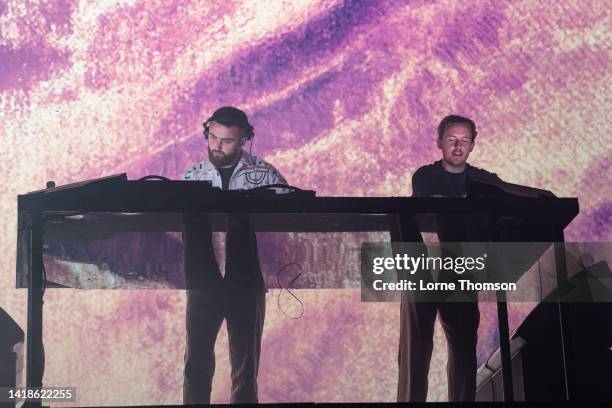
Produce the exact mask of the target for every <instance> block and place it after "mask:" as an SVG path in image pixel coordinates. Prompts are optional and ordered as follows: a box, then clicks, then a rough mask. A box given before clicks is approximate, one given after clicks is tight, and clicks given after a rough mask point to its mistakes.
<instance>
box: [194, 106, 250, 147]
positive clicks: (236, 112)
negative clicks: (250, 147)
mask: <svg viewBox="0 0 612 408" xmlns="http://www.w3.org/2000/svg"><path fill="white" fill-rule="evenodd" d="M210 122H217V123H220V124H222V125H223V126H226V127H232V126H237V127H239V128H240V129H243V130H244V131H245V137H246V138H247V139H252V138H253V137H254V136H255V133H254V129H253V126H252V125H251V124H250V123H249V119H248V118H247V115H246V113H244V112H243V111H241V110H240V109H238V108H235V107H233V106H223V107H221V108H219V109H217V110H216V111H215V112H214V113H213V114H212V116H211V117H209V118H208V119H206V122H204V123H203V126H204V136H205V137H206V138H207V139H208V125H209V123H210Z"/></svg>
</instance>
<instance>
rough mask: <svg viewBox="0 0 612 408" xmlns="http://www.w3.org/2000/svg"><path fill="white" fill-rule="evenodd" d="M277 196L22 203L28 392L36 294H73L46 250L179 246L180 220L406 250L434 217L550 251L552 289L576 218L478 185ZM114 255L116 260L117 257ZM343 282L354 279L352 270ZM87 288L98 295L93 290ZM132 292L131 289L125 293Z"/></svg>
mask: <svg viewBox="0 0 612 408" xmlns="http://www.w3.org/2000/svg"><path fill="white" fill-rule="evenodd" d="M285 187H287V186H285ZM285 187H283V186H271V187H268V188H257V189H253V190H246V191H227V190H225V191H224V190H220V189H215V188H212V187H211V186H210V183H209V182H205V181H170V180H166V179H163V178H149V179H141V180H128V179H127V177H126V175H125V174H121V175H117V176H110V177H106V178H103V179H97V180H91V181H85V182H81V183H75V184H71V185H66V186H60V187H54V186H49V188H46V189H43V190H39V191H34V192H31V193H28V194H25V195H20V196H19V197H18V217H19V220H18V221H19V222H18V224H19V231H18V245H17V274H16V282H17V283H16V284H17V287H18V288H27V289H28V318H27V356H26V364H27V376H26V385H27V386H28V387H41V386H42V380H43V378H42V377H43V376H42V371H43V365H42V364H43V363H42V361H43V343H42V328H43V294H44V290H45V289H46V288H51V287H53V286H56V287H74V286H71V285H70V283H69V282H57V281H54V282H50V281H48V280H47V277H46V269H45V262H44V261H43V255H44V256H45V259H48V258H49V257H50V255H53V254H52V252H53V250H54V248H55V250H56V254H55V256H56V257H60V255H58V254H59V252H61V250H58V249H57V245H55V246H54V243H57V242H73V243H74V244H76V245H79V244H85V243H86V242H95V241H99V240H104V239H105V238H108V237H112V236H116V235H117V234H122V233H127V234H129V233H135V232H141V233H147V232H148V233H154V234H155V233H175V234H179V236H180V233H181V231H183V228H184V226H183V217H182V215H183V214H185V213H201V214H202V213H204V214H208V216H209V218H210V224H211V228H212V230H213V231H226V230H227V228H228V225H227V219H228V215H231V214H247V215H248V218H249V221H250V224H251V226H252V228H253V229H254V230H255V232H268V233H321V234H329V233H338V232H344V233H364V232H371V233H376V232H379V233H384V234H383V235H380V234H379V235H378V236H379V237H380V236H385V237H387V239H388V238H389V237H390V240H391V241H392V242H401V241H412V240H414V239H413V237H415V233H416V234H418V233H419V232H436V229H437V226H436V223H435V219H436V217H435V216H437V215H441V214H444V215H445V216H449V215H450V216H452V215H456V216H457V217H464V219H466V220H467V223H468V226H469V225H470V222H471V221H470V220H472V219H473V220H474V222H475V223H477V224H478V228H482V225H483V222H484V225H485V227H484V228H485V229H486V231H487V234H488V235H487V238H488V239H487V240H488V241H492V242H493V241H495V242H499V241H512V242H519V241H521V242H555V244H554V254H555V260H556V262H555V265H556V273H557V279H558V280H559V282H562V281H563V280H564V279H566V278H567V275H566V274H567V272H566V270H565V258H564V257H565V253H564V251H563V247H562V246H563V244H562V243H563V241H564V237H563V230H564V228H565V227H566V226H567V225H568V224H569V223H570V222H571V221H572V219H573V218H574V217H575V216H576V215H577V214H578V200H577V199H576V198H556V197H542V198H527V197H521V196H516V195H511V194H507V193H505V192H503V191H501V190H496V189H492V188H491V186H479V185H478V184H474V185H473V186H472V189H471V190H470V196H469V198H450V197H449V198H447V197H444V198H442V197H436V198H422V197H317V196H316V194H315V193H314V192H313V191H308V190H301V189H297V188H288V187H287V188H285ZM475 225H476V224H475ZM474 228H476V226H475V227H474ZM387 233H388V234H389V235H386V234H387ZM119 252H120V251H117V256H120V255H121V254H120V253H119ZM175 266H176V265H175ZM356 269H358V266H356ZM332 272H333V271H332ZM341 273H342V272H338V273H335V274H334V273H330V274H328V275H329V276H328V277H326V278H325V279H323V280H318V281H316V280H315V281H310V282H314V283H312V284H311V285H310V286H308V285H306V286H305V287H312V288H316V287H319V288H320V287H326V288H342V287H353V288H354V287H355V286H354V285H353V284H352V283H351V282H349V283H347V279H346V277H343V276H337V275H339V274H341ZM348 273H351V274H353V276H357V279H358V276H359V271H358V270H356V271H348ZM162 275H163V274H162ZM519 275H520V271H519ZM306 278H308V277H307V276H306ZM162 280H163V279H162ZM140 281H142V280H140ZM306 281H307V282H308V279H306ZM136 282H139V281H138V280H137V281H136ZM357 282H358V281H357ZM353 283H354V282H353ZM163 284H164V285H166V286H164V287H173V288H177V289H182V288H184V286H182V285H183V284H184V282H181V281H180V279H178V280H166V281H164V282H163ZM81 287H82V286H81ZM88 287H89V288H106V287H105V286H104V285H101V284H97V283H95V282H94V284H93V286H88ZM135 287H138V286H134V285H132V286H130V288H135ZM140 287H144V288H146V287H149V286H147V285H142V286H140ZM157 287H159V286H157ZM357 287H358V286H357ZM497 300H498V307H497V310H498V320H499V335H500V352H501V360H502V372H503V390H504V399H505V400H506V401H512V398H513V396H512V392H511V390H512V375H511V371H510V370H511V366H510V347H509V330H508V314H507V308H506V297H505V293H504V292H498V293H497ZM564 307H565V306H564V304H563V303H559V304H558V312H559V317H560V320H559V324H560V333H561V338H560V341H561V343H562V347H563V348H564V349H567V350H569V348H568V344H567V343H568V341H569V338H568V337H567V336H565V335H564V333H566V332H567V330H568V325H569V322H568V321H567V316H566V315H565V314H564ZM563 363H564V368H565V375H566V385H567V388H568V389H569V388H570V387H571V364H572V362H571V356H570V355H569V353H564V362H563ZM568 375H569V377H568ZM32 402H33V403H34V404H36V403H38V401H32Z"/></svg>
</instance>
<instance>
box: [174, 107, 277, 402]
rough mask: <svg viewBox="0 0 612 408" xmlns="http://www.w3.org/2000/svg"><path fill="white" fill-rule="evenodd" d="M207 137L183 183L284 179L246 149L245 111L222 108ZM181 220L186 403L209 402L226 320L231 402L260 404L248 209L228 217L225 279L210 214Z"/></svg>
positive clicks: (244, 184) (258, 282) (255, 269)
mask: <svg viewBox="0 0 612 408" xmlns="http://www.w3.org/2000/svg"><path fill="white" fill-rule="evenodd" d="M204 136H205V137H206V140H207V142H208V159H207V160H203V161H201V162H199V163H197V164H195V165H193V166H192V167H190V168H189V169H188V170H187V171H186V172H185V173H183V176H182V179H183V180H208V181H210V182H211V183H212V186H213V187H217V188H221V189H224V190H228V189H229V190H248V189H252V188H255V187H259V186H266V185H272V184H284V185H286V184H287V182H286V181H285V179H284V178H283V177H282V176H281V175H280V173H279V172H278V171H277V170H276V169H275V168H274V167H273V166H272V165H271V164H269V163H267V162H266V161H264V160H262V159H260V158H258V157H255V156H251V155H250V154H249V153H247V152H246V151H245V150H244V149H243V147H244V145H245V143H246V141H247V140H251V139H252V138H253V137H254V131H253V126H251V124H250V123H249V121H248V118H247V115H246V114H245V113H244V112H243V111H241V110H240V109H237V108H235V107H231V106H225V107H222V108H219V109H217V110H216V111H215V112H214V113H213V114H212V116H211V117H209V118H208V119H207V120H206V122H204ZM277 191H278V190H277ZM184 224H185V231H184V235H183V239H184V243H185V278H186V284H187V289H188V291H187V345H186V350H185V371H184V383H183V402H184V403H185V404H208V403H210V395H211V390H212V379H213V375H214V370H215V354H214V347H215V341H216V338H217V334H218V332H219V329H220V328H221V323H222V322H223V319H225V320H226V321H227V331H228V337H229V349H230V350H229V351H230V363H231V367H232V395H231V403H256V402H258V399H257V373H258V368H259V356H260V351H261V337H262V332H263V324H264V317H265V292H266V288H265V283H264V280H263V276H262V274H261V267H260V265H259V258H258V254H257V240H256V237H255V232H254V231H253V228H252V227H251V225H250V222H249V219H248V214H232V215H228V226H229V227H228V232H227V236H226V245H225V247H226V257H225V258H226V262H225V275H224V276H223V275H222V274H221V272H220V269H219V266H218V264H217V261H216V259H215V255H214V250H213V240H212V232H211V227H210V223H209V219H208V216H207V215H206V214H195V213H194V214H185V215H184Z"/></svg>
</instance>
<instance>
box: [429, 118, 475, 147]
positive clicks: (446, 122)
mask: <svg viewBox="0 0 612 408" xmlns="http://www.w3.org/2000/svg"><path fill="white" fill-rule="evenodd" d="M457 123H460V124H462V125H465V126H467V127H468V128H469V129H470V132H471V133H472V142H473V141H474V139H476V135H477V134H478V132H476V124H475V123H474V121H473V120H472V119H468V118H465V117H463V116H459V115H448V116H446V117H445V118H444V119H442V120H441V121H440V124H439V125H438V139H442V136H444V131H445V130H446V129H447V128H448V127H449V126H451V125H455V124H457Z"/></svg>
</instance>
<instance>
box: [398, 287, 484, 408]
mask: <svg viewBox="0 0 612 408" xmlns="http://www.w3.org/2000/svg"><path fill="white" fill-rule="evenodd" d="M438 313H439V314H440V321H441V323H442V327H443V329H444V334H445V335H446V341H447V348H448V363H447V367H446V371H447V376H448V400H449V401H474V399H475V396H476V369H477V367H476V343H477V339H478V324H479V323H480V312H479V310H478V303H476V302H415V301H413V300H409V299H407V298H406V297H405V296H403V297H402V302H401V309H400V319H401V322H400V345H399V356H398V360H399V381H398V390H397V400H398V402H423V401H425V400H426V398H427V386H428V381H427V376H428V374H429V363H430V361H431V353H432V350H433V334H434V323H435V321H436V315H437V314H438Z"/></svg>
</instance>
